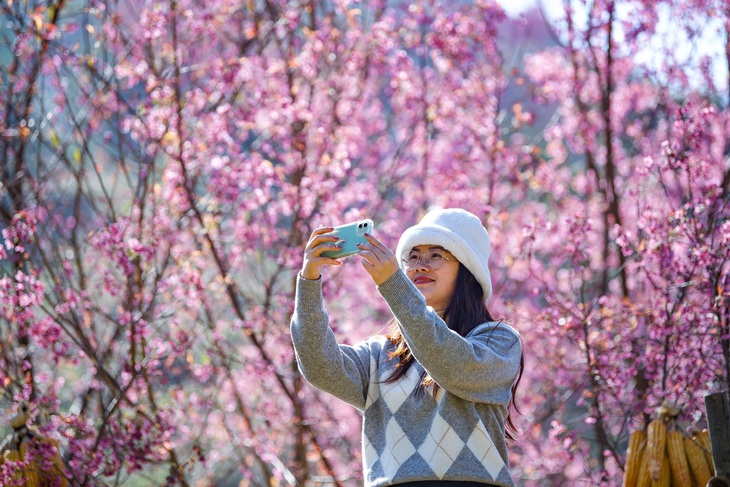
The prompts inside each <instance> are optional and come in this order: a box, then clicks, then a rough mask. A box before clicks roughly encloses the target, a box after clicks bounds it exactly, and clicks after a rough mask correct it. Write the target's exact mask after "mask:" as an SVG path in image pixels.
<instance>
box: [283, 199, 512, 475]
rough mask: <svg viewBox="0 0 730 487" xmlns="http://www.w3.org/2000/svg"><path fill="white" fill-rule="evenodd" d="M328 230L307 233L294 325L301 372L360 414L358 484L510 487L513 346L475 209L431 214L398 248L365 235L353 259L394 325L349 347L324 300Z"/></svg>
mask: <svg viewBox="0 0 730 487" xmlns="http://www.w3.org/2000/svg"><path fill="white" fill-rule="evenodd" d="M332 230H333V228H332V227H325V228H319V229H317V230H315V231H314V232H313V233H312V236H311V238H310V239H309V242H308V243H307V246H306V249H305V253H304V264H303V266H302V270H301V272H300V273H299V277H298V279H297V293H296V305H295V312H294V315H293V317H292V322H291V334H292V340H293V342H294V348H295V351H296V356H297V361H298V363H299V369H300V371H301V372H302V374H303V375H304V377H305V378H306V379H307V380H308V381H309V382H310V383H311V384H313V385H314V386H315V387H317V388H319V389H321V390H323V391H326V392H328V393H330V394H333V395H334V396H336V397H338V398H340V399H342V400H344V401H346V402H348V403H349V404H352V405H353V406H355V407H356V408H358V409H359V410H361V411H362V412H363V430H362V441H363V446H362V448H363V449H362V451H363V469H364V472H363V475H364V484H365V486H366V487H380V486H388V485H398V486H402V487H407V486H414V487H428V486H452V485H453V486H456V487H468V486H485V485H492V486H501V487H509V486H513V485H514V481H513V480H512V477H511V476H510V472H509V461H508V456H507V445H506V439H507V438H513V437H514V434H515V430H514V425H513V424H512V421H511V419H510V416H509V412H510V406H511V404H512V400H513V398H514V392H515V388H516V386H517V383H518V382H519V377H520V376H521V372H522V364H523V360H522V344H521V342H520V337H519V334H518V332H517V331H516V330H515V329H514V328H512V327H510V326H508V325H506V324H505V323H503V322H500V321H495V320H494V319H493V317H492V315H491V314H490V313H489V311H488V309H487V307H486V304H485V302H486V301H487V300H488V299H489V297H490V296H491V294H492V284H491V278H490V274H489V267H488V264H487V261H488V259H489V252H490V243H489V235H488V233H487V231H486V229H485V228H484V227H483V226H482V224H481V222H480V221H479V219H478V218H477V217H476V216H474V215H473V214H471V213H469V212H467V211H465V210H461V209H447V210H435V211H432V212H429V213H428V214H427V215H426V216H425V217H424V218H423V219H422V221H421V222H420V223H419V224H417V225H415V226H413V227H411V228H409V229H407V230H406V231H405V232H404V233H403V235H402V236H401V238H400V240H399V242H398V246H397V249H396V252H395V254H394V253H393V252H391V251H390V250H389V249H388V248H387V247H386V246H385V245H383V244H382V243H381V242H379V241H378V240H377V239H376V238H374V237H373V236H372V235H366V238H367V243H364V244H360V245H359V249H360V251H359V255H360V256H361V257H362V265H363V267H364V268H365V270H366V271H367V272H368V273H369V274H370V276H371V277H372V279H373V281H374V282H375V284H376V285H377V289H378V292H379V293H380V295H381V296H382V297H383V299H385V301H386V302H387V304H388V306H389V307H390V310H391V311H392V313H393V317H394V323H393V326H392V328H391V330H390V333H389V334H388V335H387V336H374V337H372V338H370V339H368V340H366V341H363V342H361V343H358V344H356V345H353V346H348V345H340V344H338V342H337V340H336V338H335V336H334V334H333V332H332V330H331V329H330V327H329V318H328V315H327V311H326V310H325V307H324V301H323V298H322V277H321V272H320V270H321V268H322V266H326V265H339V264H340V262H339V261H337V260H335V259H332V258H329V257H325V256H323V255H322V253H323V252H326V251H332V250H337V249H338V248H339V247H340V245H339V244H341V242H338V239H337V237H335V236H333V235H332V234H331V232H332Z"/></svg>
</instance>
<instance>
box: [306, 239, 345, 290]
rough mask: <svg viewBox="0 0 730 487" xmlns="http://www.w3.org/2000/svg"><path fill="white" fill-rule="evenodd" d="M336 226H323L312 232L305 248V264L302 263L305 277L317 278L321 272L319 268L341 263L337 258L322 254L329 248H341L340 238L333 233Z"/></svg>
mask: <svg viewBox="0 0 730 487" xmlns="http://www.w3.org/2000/svg"><path fill="white" fill-rule="evenodd" d="M332 230H334V227H321V228H318V229H316V230H315V231H313V232H312V235H311V236H310V237H309V242H307V246H306V247H305V248H304V264H302V272H301V275H302V277H303V278H304V279H311V280H317V279H319V276H320V274H321V272H320V270H319V268H320V267H321V266H323V265H340V264H342V262H340V261H339V260H337V259H332V258H330V257H324V256H322V255H321V254H322V252H326V251H328V250H339V249H340V244H338V243H337V242H338V241H339V240H340V239H339V238H337V237H335V236H334V235H331V234H330V232H332Z"/></svg>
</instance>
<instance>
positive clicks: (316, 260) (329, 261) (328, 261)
mask: <svg viewBox="0 0 730 487" xmlns="http://www.w3.org/2000/svg"><path fill="white" fill-rule="evenodd" d="M309 260H310V261H311V262H312V263H313V264H317V265H323V264H324V265H342V262H341V261H339V260H337V259H333V258H332V257H313V258H311V259H309Z"/></svg>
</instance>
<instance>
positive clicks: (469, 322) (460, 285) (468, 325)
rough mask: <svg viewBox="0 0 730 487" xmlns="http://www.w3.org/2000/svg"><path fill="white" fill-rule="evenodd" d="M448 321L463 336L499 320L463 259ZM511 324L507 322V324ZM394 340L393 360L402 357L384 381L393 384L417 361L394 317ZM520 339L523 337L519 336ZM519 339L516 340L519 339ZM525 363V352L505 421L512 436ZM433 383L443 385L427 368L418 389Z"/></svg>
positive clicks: (391, 337)
mask: <svg viewBox="0 0 730 487" xmlns="http://www.w3.org/2000/svg"><path fill="white" fill-rule="evenodd" d="M444 321H445V322H446V324H447V325H448V327H449V329H451V330H453V331H455V332H456V333H458V334H459V335H461V336H463V337H464V336H466V335H467V334H468V333H469V332H470V331H472V330H473V329H474V328H476V327H477V326H479V325H481V324H482V323H486V322H490V321H495V319H494V317H493V316H492V313H490V312H489V309H487V305H486V304H485V302H484V289H482V285H481V284H479V281H477V279H476V278H475V277H474V274H472V273H471V272H470V271H469V269H467V268H466V267H464V266H463V265H462V264H461V263H459V271H458V273H457V275H456V282H455V283H454V292H453V293H452V294H451V299H450V300H449V304H448V306H446V309H445V310H444ZM500 323H501V321H500ZM503 326H507V325H503ZM386 337H387V338H388V340H389V341H390V343H392V344H393V346H394V347H395V350H393V351H392V352H390V354H389V355H390V359H391V360H396V359H397V360H398V363H397V364H396V365H395V371H394V372H393V374H391V376H390V377H388V378H387V379H386V380H385V381H384V382H385V383H386V384H390V383H392V382H395V381H397V380H398V379H400V378H401V377H403V376H404V375H405V374H406V373H407V372H408V369H410V367H411V365H413V362H414V361H415V359H414V357H413V355H412V354H411V351H410V349H409V348H408V344H406V341H405V340H404V339H403V335H402V334H401V331H400V328H399V326H398V323H397V322H396V321H395V320H393V323H392V325H391V327H390V330H389V332H388V334H387V335H386ZM517 340H519V338H518V339H517ZM517 340H516V341H515V343H517ZM524 365H525V360H524V354H521V355H520V368H519V370H518V372H517V378H516V379H515V381H514V383H513V384H512V388H511V391H512V397H511V398H510V402H509V405H508V406H507V419H506V421H505V434H506V437H507V438H508V439H510V440H515V439H517V433H518V432H517V428H516V427H515V425H514V423H513V422H512V415H511V412H512V410H514V411H516V412H518V413H519V412H520V411H519V409H518V408H517V405H516V404H515V394H516V393H517V386H518V385H519V383H520V380H521V379H522V370H523V368H524ZM429 387H432V388H433V389H432V393H433V394H434V395H436V393H437V392H438V389H439V385H438V384H436V382H435V381H434V380H433V378H432V377H431V376H429V375H428V374H427V373H426V372H425V371H424V372H423V374H422V376H421V387H420V388H419V389H418V391H417V393H424V392H425V391H426V390H427V389H428V388H429Z"/></svg>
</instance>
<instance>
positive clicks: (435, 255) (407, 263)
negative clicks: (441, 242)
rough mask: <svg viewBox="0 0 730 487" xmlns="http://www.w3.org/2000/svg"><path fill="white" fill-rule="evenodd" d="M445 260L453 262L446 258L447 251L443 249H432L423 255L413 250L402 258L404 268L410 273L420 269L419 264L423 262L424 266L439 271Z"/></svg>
mask: <svg viewBox="0 0 730 487" xmlns="http://www.w3.org/2000/svg"><path fill="white" fill-rule="evenodd" d="M445 260H452V259H451V258H449V257H447V256H446V251H445V250H442V249H430V250H427V251H426V252H424V253H423V254H421V253H418V252H416V251H415V250H411V251H409V252H405V253H404V254H403V256H402V257H401V261H402V262H403V266H404V267H405V268H406V270H408V271H412V270H415V269H416V268H417V267H418V263H419V262H422V263H423V265H425V266H427V267H428V268H429V269H431V270H432V271H437V270H439V269H440V268H441V265H442V264H443V263H444V261H445Z"/></svg>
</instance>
